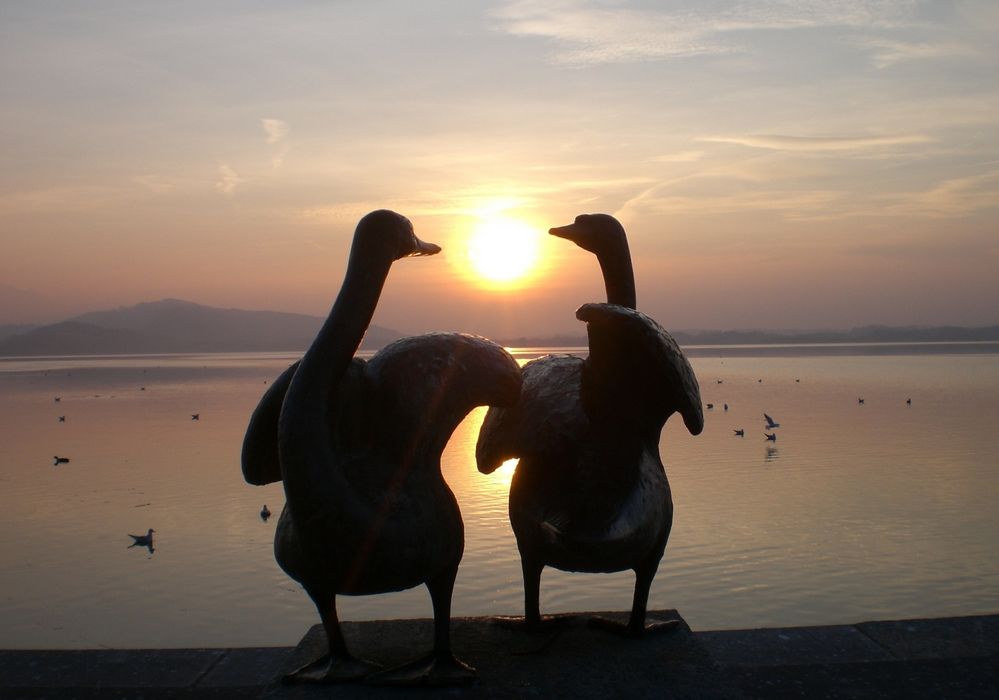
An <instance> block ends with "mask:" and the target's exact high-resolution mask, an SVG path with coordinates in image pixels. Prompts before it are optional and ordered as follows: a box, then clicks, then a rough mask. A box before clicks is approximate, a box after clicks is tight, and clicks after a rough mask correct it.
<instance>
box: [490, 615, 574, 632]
mask: <svg viewBox="0 0 999 700" xmlns="http://www.w3.org/2000/svg"><path fill="white" fill-rule="evenodd" d="M569 619H570V616H568V615H560V616H558V617H552V616H550V615H541V616H539V617H536V618H530V617H521V616H519V615H495V616H493V617H490V618H489V623H490V624H493V625H496V626H497V627H503V628H505V629H511V630H517V631H518V632H527V633H529V634H541V633H544V632H553V631H556V630H558V629H560V628H561V627H562V626H563V625H565V624H566V623H567V622H568V621H569Z"/></svg>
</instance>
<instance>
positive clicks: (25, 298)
mask: <svg viewBox="0 0 999 700" xmlns="http://www.w3.org/2000/svg"><path fill="white" fill-rule="evenodd" d="M997 35H999V3H997V2H995V1H994V0H982V1H980V2H975V1H968V2H963V1H954V2H920V1H915V0H887V1H884V2H879V1H877V0H841V1H837V0H754V1H752V2H749V1H747V2H740V1H726V0H708V1H703V0H702V1H696V2H695V1H693V0H691V1H686V0H684V1H674V2H652V1H644V2H643V1H633V2H627V1H617V0H580V1H572V0H532V1H530V2H520V1H517V0H496V1H492V2H484V1H483V2H480V1H463V2H458V1H453V2H441V1H433V0H430V1H425V2H411V1H410V0H375V1H371V2H346V1H335V0H330V1H327V2H319V1H303V0H286V1H283V2H276V1H275V2H257V1H254V0H245V1H240V2H229V1H218V2H204V1H198V2H184V1H180V2H170V3H163V2H139V1H136V0H128V1H120V2H106V1H101V0H97V1H95V2H88V3H79V2H34V1H27V0H25V1H24V2H16V1H14V0H8V1H5V2H3V3H0V323H15V322H19V323H25V322H51V321H55V320H60V319H62V318H65V317H67V316H69V315H71V314H75V313H80V312H84V311H90V310H97V309H106V308H114V307H117V306H125V305H131V304H135V303H138V302H142V301H154V300H157V299H161V298H166V297H173V298H180V299H186V300H190V301H194V302H198V303H202V304H209V305H212V306H222V307H235V308H244V309H271V310H279V311H294V312H301V313H310V314H316V315H324V314H325V313H326V312H327V311H328V309H329V307H330V304H331V301H332V299H333V298H334V296H335V294H336V292H337V290H338V288H339V285H340V282H341V280H342V276H343V272H344V266H345V261H346V255H347V251H348V248H349V245H350V239H351V236H352V233H353V228H354V226H355V224H356V222H357V220H358V219H359V218H360V217H361V216H363V215H364V214H365V213H366V212H368V211H371V210H373V209H379V208H389V209H393V210H396V211H398V212H400V213H402V214H404V215H406V216H408V217H409V218H410V219H411V220H412V221H413V224H414V227H415V229H416V232H417V234H418V235H419V236H420V237H421V238H423V239H424V240H428V241H432V242H435V243H438V244H439V245H441V246H442V247H443V249H444V252H443V253H442V254H441V255H438V256H434V257H427V258H414V259H406V260H402V261H400V262H398V263H396V265H394V266H393V268H392V271H391V274H390V276H389V280H388V282H387V284H386V287H385V290H384V293H383V295H382V299H381V302H380V304H379V308H378V311H377V313H376V316H375V319H374V323H376V324H378V325H381V326H386V327H390V328H394V329H396V330H399V331H401V332H404V333H416V332H423V331H428V330H459V331H469V332H475V333H480V334H484V335H487V336H495V337H515V336H523V335H542V336H546V335H553V334H562V333H568V334H576V335H579V334H582V332H583V328H582V324H580V323H579V322H578V321H576V319H575V317H574V310H575V309H576V307H577V306H579V305H580V304H582V303H585V302H590V301H603V300H604V291H603V285H602V281H601V278H600V271H599V267H598V265H597V262H596V260H595V258H593V256H592V255H590V254H589V253H586V252H585V251H583V250H581V249H579V248H577V247H575V246H573V245H572V244H571V243H568V242H566V241H563V240H558V239H556V238H554V237H551V236H547V234H546V233H545V232H546V231H547V229H548V228H549V227H551V226H558V225H563V224H567V223H569V222H571V221H572V220H573V218H574V217H575V216H576V215H577V214H581V213H593V212H603V213H608V214H612V215H614V216H616V217H617V218H618V219H619V220H620V221H621V222H622V224H623V225H624V227H625V229H626V230H627V232H628V237H629V242H630V246H631V252H632V256H633V259H634V266H635V273H636V282H637V286H638V307H639V309H640V310H643V311H645V312H646V313H648V314H650V315H652V316H654V317H655V318H657V319H658V320H659V321H660V322H661V323H662V324H663V325H664V326H665V327H666V328H672V329H676V330H690V329H748V328H764V329H845V328H851V327H854V326H861V325H868V324H886V325H942V324H956V325H972V326H974V325H987V324H995V323H999V80H997V78H996V76H997V75H999V44H997V42H996V41H995V37H996V36H997ZM497 217H502V218H503V219H506V220H513V221H517V222H520V223H521V224H525V223H526V224H528V225H529V226H530V227H532V228H533V229H535V230H536V231H537V232H539V233H538V234H537V237H538V239H539V244H538V245H539V246H540V247H539V259H538V262H537V264H536V266H535V267H534V268H533V271H532V272H531V273H530V274H529V275H527V277H525V278H524V279H522V280H521V281H520V282H519V284H515V285H508V286H506V287H503V288H497V285H495V284H493V285H490V284H485V283H483V280H482V279H481V278H480V276H479V275H477V274H476V273H475V271H474V269H473V268H472V267H471V266H470V263H469V253H468V248H469V241H470V240H472V239H473V238H474V232H475V231H477V230H479V229H480V228H481V227H482V226H483V225H484V224H487V223H489V222H490V221H494V220H495V219H497ZM516 238H517V237H515V236H511V239H510V240H511V243H510V246H511V247H515V246H519V245H520V243H517V242H516V240H515V239H516ZM517 254H518V255H520V254H521V253H519V252H518V253H517ZM523 255H525V256H526V255H527V254H526V252H525V253H523Z"/></svg>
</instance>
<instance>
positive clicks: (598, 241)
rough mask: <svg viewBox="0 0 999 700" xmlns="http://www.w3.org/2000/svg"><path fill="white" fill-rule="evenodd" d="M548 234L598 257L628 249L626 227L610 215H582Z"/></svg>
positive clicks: (549, 231) (549, 230)
mask: <svg viewBox="0 0 999 700" xmlns="http://www.w3.org/2000/svg"><path fill="white" fill-rule="evenodd" d="M548 233H550V234H551V235H553V236H558V237H559V238H564V239H566V240H568V241H572V242H573V243H575V244H576V245H578V246H579V247H580V248H582V249H583V250H588V251H589V252H591V253H593V254H594V255H596V256H597V257H600V256H601V255H602V254H609V253H612V252H614V251H616V250H619V249H620V248H621V246H624V248H625V249H627V247H628V239H627V237H626V236H625V233H624V227H623V226H621V223H620V222H619V221H618V220H617V219H615V218H614V217H613V216H611V215H610V214H580V215H579V216H577V217H576V220H575V221H573V222H572V223H571V224H569V225H568V226H556V227H555V228H551V229H548Z"/></svg>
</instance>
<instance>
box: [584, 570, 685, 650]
mask: <svg viewBox="0 0 999 700" xmlns="http://www.w3.org/2000/svg"><path fill="white" fill-rule="evenodd" d="M658 568H659V558H658V557H657V558H656V560H655V561H654V562H647V563H645V564H643V565H641V566H638V567H635V595H634V598H633V599H632V602H631V616H630V617H629V618H628V624H626V625H624V624H622V623H620V622H617V621H616V620H608V619H607V618H604V617H594V618H591V619H590V626H591V627H594V628H597V629H602V630H605V631H608V632H615V633H617V634H621V635H624V636H626V637H635V638H637V637H642V636H644V635H646V634H648V633H651V632H668V631H672V630H676V629H678V628H679V626H680V621H679V620H665V621H662V622H653V623H652V624H650V625H646V624H645V613H646V608H647V607H648V604H649V589H650V588H651V587H652V579H654V578H655V577H656V570H657V569H658Z"/></svg>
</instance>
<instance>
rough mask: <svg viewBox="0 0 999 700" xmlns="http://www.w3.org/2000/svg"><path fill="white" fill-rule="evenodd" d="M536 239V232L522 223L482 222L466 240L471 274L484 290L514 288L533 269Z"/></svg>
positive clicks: (492, 220) (508, 220) (536, 246)
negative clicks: (487, 287) (490, 287)
mask: <svg viewBox="0 0 999 700" xmlns="http://www.w3.org/2000/svg"><path fill="white" fill-rule="evenodd" d="M538 239H539V234H538V232H537V231H536V230H535V229H534V228H533V227H532V226H530V225H529V224H527V223H525V222H523V221H518V220H516V219H508V218H502V217H497V218H489V219H486V220H483V221H482V222H481V223H479V224H478V225H477V226H476V227H475V229H474V230H473V231H472V234H471V236H470V237H469V240H468V262H469V264H470V266H471V268H472V272H473V273H474V275H475V276H476V277H477V278H478V279H479V280H480V281H481V282H483V283H485V284H486V285H487V286H492V287H501V288H506V287H513V286H517V284H518V283H519V282H520V281H522V280H523V279H524V278H526V277H527V276H528V275H529V274H530V273H531V271H532V270H533V269H534V268H535V266H536V265H537V262H538V250H539V244H538Z"/></svg>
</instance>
